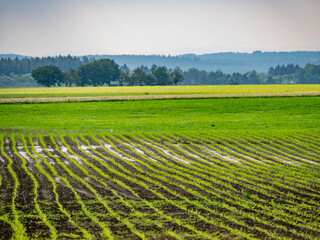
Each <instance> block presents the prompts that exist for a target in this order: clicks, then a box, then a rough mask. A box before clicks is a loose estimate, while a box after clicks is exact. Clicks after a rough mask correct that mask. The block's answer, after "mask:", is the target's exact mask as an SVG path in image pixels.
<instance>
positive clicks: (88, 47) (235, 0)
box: [0, 0, 320, 56]
mask: <svg viewBox="0 0 320 240" xmlns="http://www.w3.org/2000/svg"><path fill="white" fill-rule="evenodd" d="M253 50H262V51H294V50H320V0H113V1H112V0H0V53H16V54H24V55H30V56H46V55H58V54H62V55H66V54H72V55H83V54H164V55H168V54H171V55H177V54H183V53H197V54H202V53H212V52H226V51H236V52H251V51H253Z"/></svg>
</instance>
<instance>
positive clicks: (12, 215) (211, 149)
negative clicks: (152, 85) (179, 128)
mask: <svg viewBox="0 0 320 240" xmlns="http://www.w3.org/2000/svg"><path fill="white" fill-rule="evenodd" d="M319 136H320V131H307V130H304V131H291V132H288V131H285V132H277V131H269V132H268V131H265V132H263V133H262V132H257V131H249V132H248V131H210V132H199V131H197V132H194V131H190V132H189V131H187V132H180V133H164V132H161V133H122V134H120V133H119V134H98V133H96V134H90V133H88V134H66V135H59V134H56V135H1V136H0V200H1V201H0V238H2V239H10V238H14V239H28V238H29V239H319V237H320V207H319V206H320V178H319V175H320V165H319V163H320V137H319Z"/></svg>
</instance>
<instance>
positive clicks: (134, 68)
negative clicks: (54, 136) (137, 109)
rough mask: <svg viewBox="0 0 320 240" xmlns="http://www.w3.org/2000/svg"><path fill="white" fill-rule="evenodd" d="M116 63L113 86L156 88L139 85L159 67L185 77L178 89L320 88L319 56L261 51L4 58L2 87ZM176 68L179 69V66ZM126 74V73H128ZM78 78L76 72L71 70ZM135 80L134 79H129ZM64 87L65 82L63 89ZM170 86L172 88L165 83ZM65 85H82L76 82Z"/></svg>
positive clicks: (0, 70) (31, 83)
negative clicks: (49, 69) (41, 73)
mask: <svg viewBox="0 0 320 240" xmlns="http://www.w3.org/2000/svg"><path fill="white" fill-rule="evenodd" d="M106 58H107V59H112V60H114V61H115V62H116V63H117V66H118V67H119V69H120V71H121V74H120V76H121V77H122V78H124V77H125V81H123V79H121V77H119V79H118V80H117V81H112V82H111V83H110V84H111V85H152V84H157V81H155V80H154V79H153V80H152V79H151V80H152V81H151V82H152V84H149V83H150V81H149V82H147V81H140V82H139V81H138V80H137V81H138V82H135V81H134V80H133V79H134V78H137V73H139V74H141V71H143V72H144V73H145V74H146V76H148V77H151V78H153V77H154V76H152V71H153V72H154V70H155V69H158V68H159V66H160V67H161V69H162V70H163V71H165V72H166V74H167V75H168V76H169V75H170V74H171V75H172V74H173V72H174V71H175V70H176V73H177V72H178V71H179V73H181V74H182V75H183V80H182V81H178V83H177V84H180V85H222V84H223V85H226V84H295V83H301V84H304V83H313V84H320V69H319V68H320V52H319V51H317V52H260V51H256V52H253V53H215V54H204V55H194V54H185V55H179V56H159V55H150V56H143V55H141V56H138V55H91V56H83V57H73V56H70V55H69V56H56V57H43V58H33V57H26V56H21V55H0V87H33V86H39V85H38V84H37V83H36V82H35V81H34V79H33V78H32V76H31V72H32V71H33V70H35V69H37V68H39V67H41V66H47V65H52V66H56V67H58V68H59V69H61V71H62V72H64V73H65V74H68V72H69V70H70V69H74V70H76V69H78V68H80V67H81V66H84V65H86V64H89V63H91V62H93V61H95V60H97V59H106ZM177 66H178V68H177ZM124 73H126V74H124ZM73 74H74V72H73ZM131 76H133V77H132V79H130V77H131ZM63 84H64V83H62V85H63ZM167 84H168V85H170V84H174V83H173V82H172V81H167ZM66 85H78V84H76V83H74V84H72V83H71V84H70V82H69V83H68V84H66Z"/></svg>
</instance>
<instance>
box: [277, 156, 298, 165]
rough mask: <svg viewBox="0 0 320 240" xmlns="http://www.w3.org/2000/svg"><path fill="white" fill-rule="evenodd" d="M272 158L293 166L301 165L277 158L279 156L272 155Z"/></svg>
mask: <svg viewBox="0 0 320 240" xmlns="http://www.w3.org/2000/svg"><path fill="white" fill-rule="evenodd" d="M271 157H273V158H275V159H278V160H279V161H281V162H285V163H289V164H291V165H300V164H299V163H295V162H291V161H288V160H285V159H283V158H280V157H277V156H273V155H271Z"/></svg>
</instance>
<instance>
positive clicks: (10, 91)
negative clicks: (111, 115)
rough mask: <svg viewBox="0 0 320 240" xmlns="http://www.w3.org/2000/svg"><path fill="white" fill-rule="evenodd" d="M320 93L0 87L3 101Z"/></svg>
mask: <svg viewBox="0 0 320 240" xmlns="http://www.w3.org/2000/svg"><path fill="white" fill-rule="evenodd" d="M285 96H287V97H297V96H320V85H308V84H305V85H237V86H131V87H124V86H122V87H50V88H45V87H39V88H2V89H1V88H0V103H33V102H35V103H37V102H70V101H71V102H88V101H119V100H152V99H181V98H183V99H186V98H187V99H190V98H191V99H193V98H228V97H285Z"/></svg>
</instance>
